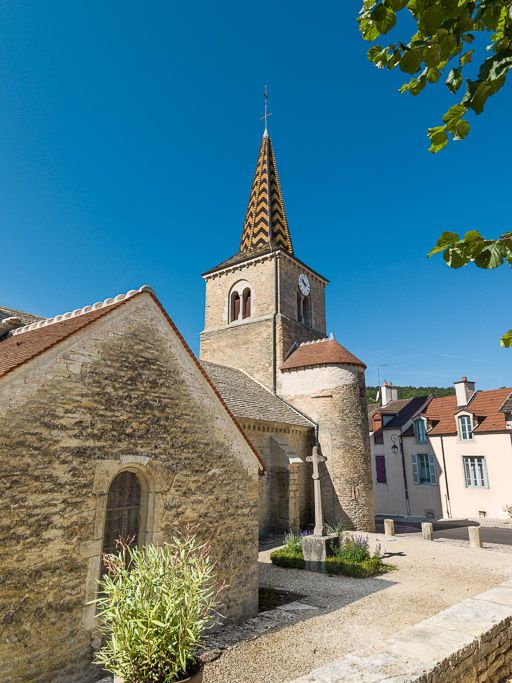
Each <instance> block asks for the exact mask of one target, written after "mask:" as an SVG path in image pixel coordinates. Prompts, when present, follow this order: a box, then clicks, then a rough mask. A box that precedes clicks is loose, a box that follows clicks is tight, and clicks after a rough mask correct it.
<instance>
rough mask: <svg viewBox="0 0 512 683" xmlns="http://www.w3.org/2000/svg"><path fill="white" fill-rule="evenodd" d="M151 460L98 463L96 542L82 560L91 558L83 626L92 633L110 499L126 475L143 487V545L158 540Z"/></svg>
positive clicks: (124, 458) (83, 548) (84, 546)
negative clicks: (115, 483) (134, 477)
mask: <svg viewBox="0 0 512 683" xmlns="http://www.w3.org/2000/svg"><path fill="white" fill-rule="evenodd" d="M150 462H151V458H150V457H149V456H144V455H124V456H120V457H119V458H118V459H116V460H100V461H98V462H97V463H96V471H95V476H94V486H93V494H94V496H95V498H96V506H95V511H94V540H92V541H86V542H84V543H82V546H81V554H82V557H84V558H88V568H87V581H86V588H85V600H84V611H83V619H82V624H83V627H84V628H85V629H86V630H88V631H92V632H94V631H96V620H95V618H94V617H95V614H96V607H95V605H94V604H88V603H90V601H91V600H94V599H95V597H96V594H97V589H98V583H97V581H98V579H99V577H100V571H101V553H102V549H103V536H104V531H105V520H106V514H107V497H108V492H109V489H110V485H111V483H112V481H113V480H114V479H115V477H116V476H117V475H118V474H120V473H121V472H124V471H129V472H134V473H135V474H136V475H137V478H138V480H139V482H140V486H141V504H140V511H141V512H140V534H139V539H140V544H141V545H145V544H147V543H151V542H153V541H155V542H156V541H157V540H158V536H160V534H159V529H157V528H156V525H155V507H156V503H157V499H158V498H159V493H158V491H157V487H156V480H155V476H154V475H153V473H152V472H151V469H150V467H149V465H150Z"/></svg>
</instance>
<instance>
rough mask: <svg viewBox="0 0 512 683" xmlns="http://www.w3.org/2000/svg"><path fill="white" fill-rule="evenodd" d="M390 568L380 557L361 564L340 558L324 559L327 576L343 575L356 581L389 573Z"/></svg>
mask: <svg viewBox="0 0 512 683" xmlns="http://www.w3.org/2000/svg"><path fill="white" fill-rule="evenodd" d="M389 569H390V567H389V566H388V565H385V564H384V563H383V562H382V560H381V559H380V557H370V558H369V559H366V560H363V561H362V562H351V561H348V560H344V559H342V558H341V557H338V556H334V557H327V558H326V559H325V571H326V572H327V573H328V574H343V575H344V576H353V577H355V578H358V579H365V578H367V577H369V576H375V575H376V574H381V573H383V572H386V571H389Z"/></svg>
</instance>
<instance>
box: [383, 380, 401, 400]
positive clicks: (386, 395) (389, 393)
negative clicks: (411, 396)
mask: <svg viewBox="0 0 512 683" xmlns="http://www.w3.org/2000/svg"><path fill="white" fill-rule="evenodd" d="M397 399H398V388H397V387H394V386H393V385H392V384H390V383H389V382H388V381H387V380H385V381H384V384H383V385H382V386H381V388H380V400H381V404H382V405H383V406H387V404H388V403H389V402H390V401H396V400H397Z"/></svg>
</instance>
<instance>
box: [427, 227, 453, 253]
mask: <svg viewBox="0 0 512 683" xmlns="http://www.w3.org/2000/svg"><path fill="white" fill-rule="evenodd" d="M458 241H459V236H458V234H457V233H456V232H443V233H441V236H440V237H439V238H438V240H437V242H436V246H435V247H434V248H433V249H431V250H430V251H429V253H428V256H433V255H434V254H439V253H440V252H442V251H444V250H445V249H446V247H451V246H453V245H454V244H457V242H458Z"/></svg>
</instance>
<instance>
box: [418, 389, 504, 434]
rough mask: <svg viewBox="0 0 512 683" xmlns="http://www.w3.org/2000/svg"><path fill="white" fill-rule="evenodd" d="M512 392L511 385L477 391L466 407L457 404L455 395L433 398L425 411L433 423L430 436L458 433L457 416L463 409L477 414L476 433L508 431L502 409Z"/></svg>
mask: <svg viewBox="0 0 512 683" xmlns="http://www.w3.org/2000/svg"><path fill="white" fill-rule="evenodd" d="M511 393H512V388H511V387H508V388H505V389H492V390H490V391H477V392H476V393H475V394H474V395H473V397H472V398H471V400H470V402H469V404H468V405H467V406H466V407H465V408H460V406H457V399H456V397H455V396H444V397H442V398H433V399H432V401H430V403H429V405H428V406H427V409H426V411H425V413H424V414H425V415H426V416H427V418H428V419H429V420H431V421H432V423H433V427H432V429H430V430H429V432H428V434H429V436H439V435H441V434H456V433H457V425H456V421H455V416H456V414H457V413H459V412H460V411H461V410H466V411H467V412H469V413H471V414H472V415H474V416H475V418H476V421H477V423H478V424H477V426H476V427H475V428H474V430H473V431H474V432H475V433H476V432H481V433H482V432H505V431H507V428H506V424H505V413H504V412H502V411H501V407H502V406H503V404H504V402H505V401H506V400H507V399H508V398H509V396H510V394H511Z"/></svg>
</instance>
